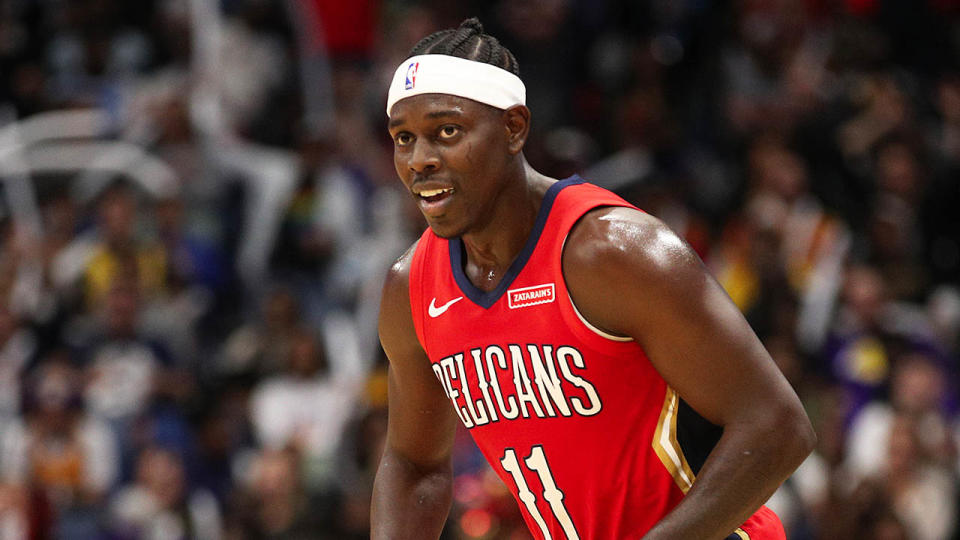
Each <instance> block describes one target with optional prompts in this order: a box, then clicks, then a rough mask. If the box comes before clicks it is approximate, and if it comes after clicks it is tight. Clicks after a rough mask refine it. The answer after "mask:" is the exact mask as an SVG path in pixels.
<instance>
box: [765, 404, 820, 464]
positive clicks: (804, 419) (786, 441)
mask: <svg viewBox="0 0 960 540" xmlns="http://www.w3.org/2000/svg"><path fill="white" fill-rule="evenodd" d="M776 417H777V418H776V420H775V422H776V425H777V426H778V429H777V432H778V433H779V434H780V437H782V438H781V448H783V454H784V457H785V458H786V459H785V461H787V462H788V463H789V465H790V469H791V471H792V470H793V469H795V468H797V467H799V466H800V464H801V463H803V460H805V459H806V458H807V456H809V455H810V453H811V452H813V450H814V448H816V446H817V434H816V432H815V431H814V429H813V425H812V424H811V423H810V418H809V417H808V416H807V413H806V411H804V409H803V407H802V406H801V405H800V403H799V401H798V402H797V403H796V404H795V405H793V406H789V407H784V410H782V411H781V412H780V413H779V414H777V415H776Z"/></svg>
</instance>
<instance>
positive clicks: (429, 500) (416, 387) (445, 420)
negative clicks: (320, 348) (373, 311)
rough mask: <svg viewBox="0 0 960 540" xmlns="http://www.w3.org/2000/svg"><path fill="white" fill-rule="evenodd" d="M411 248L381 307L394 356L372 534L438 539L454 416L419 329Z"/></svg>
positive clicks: (447, 494)
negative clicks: (414, 314) (414, 316)
mask: <svg viewBox="0 0 960 540" xmlns="http://www.w3.org/2000/svg"><path fill="white" fill-rule="evenodd" d="M412 255H413V250H412V249H411V250H410V251H408V252H407V254H406V255H404V256H403V257H402V258H401V259H400V260H399V261H398V262H397V264H396V265H394V267H393V268H392V269H391V270H390V273H389V275H388V276H387V280H386V283H385V285H384V289H383V299H382V301H381V307H380V324H379V329H380V342H381V343H382V344H383V348H384V351H386V353H387V357H388V358H389V360H390V368H389V375H388V378H389V388H388V396H389V402H388V406H389V420H388V427H387V441H386V446H385V448H384V452H383V457H382V458H381V460H380V466H379V468H378V469H377V478H376V480H375V481H374V485H373V508H372V511H371V518H370V519H371V525H372V535H371V537H372V538H374V539H389V540H400V539H407V538H410V539H414V538H415V539H422V538H438V537H439V536H440V532H441V530H442V529H443V524H444V522H445V521H446V517H447V513H448V512H449V511H450V500H451V477H452V471H451V464H450V452H451V448H452V446H453V435H454V431H455V427H456V416H455V415H454V412H453V409H452V407H450V403H449V401H447V399H446V397H445V396H444V394H443V391H442V389H441V387H440V384H439V383H438V381H437V379H436V377H434V375H433V371H431V369H430V362H429V360H428V359H427V356H426V354H425V353H424V351H423V349H422V348H421V347H420V343H419V341H418V340H417V336H416V332H415V330H414V326H413V319H412V316H411V314H410V297H409V285H408V279H409V268H410V259H411V258H412Z"/></svg>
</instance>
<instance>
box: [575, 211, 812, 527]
mask: <svg viewBox="0 0 960 540" xmlns="http://www.w3.org/2000/svg"><path fill="white" fill-rule="evenodd" d="M563 272H564V277H565V279H566V282H567V286H568V289H569V290H570V294H571V296H572V297H573V300H574V302H575V303H576V305H577V307H578V309H579V310H580V311H581V313H582V314H583V316H584V317H586V318H587V320H589V321H590V322H591V323H593V324H594V325H596V326H598V327H599V328H602V329H604V330H606V331H608V332H611V333H614V334H620V335H627V336H630V337H632V338H634V339H635V340H636V341H637V342H638V343H639V344H640V346H642V347H643V349H644V351H645V352H646V354H647V356H648V358H649V359H650V361H651V362H652V363H653V365H654V367H655V368H656V369H657V371H658V372H659V373H660V374H661V375H662V376H663V378H664V379H665V380H666V381H667V384H669V385H670V386H671V387H673V388H674V389H675V390H676V391H677V392H678V393H679V394H680V396H681V397H683V399H684V400H685V401H686V402H687V403H689V404H690V406H691V407H693V408H694V409H695V410H696V411H697V412H698V413H699V414H700V415H701V416H703V417H704V418H706V419H707V420H709V421H710V422H712V423H714V424H716V425H719V426H721V427H722V428H723V435H722V437H721V438H720V441H719V443H718V444H717V446H716V447H715V448H714V449H713V451H712V452H711V453H710V455H709V456H708V458H707V461H706V463H705V464H704V465H703V468H702V469H701V470H700V472H699V474H698V475H697V479H696V482H694V484H693V487H692V488H691V489H690V491H689V492H688V493H687V495H686V497H685V498H684V499H683V501H681V503H680V504H679V505H678V506H677V507H676V508H675V509H674V510H673V511H672V512H670V513H669V514H668V515H667V516H666V517H664V518H663V519H662V520H661V521H660V522H659V523H658V524H657V525H656V526H654V528H653V529H652V530H651V531H650V532H649V533H648V534H647V535H646V536H645V537H644V538H646V539H651V540H652V539H659V538H724V537H725V536H727V535H728V534H730V533H731V532H732V531H734V530H735V529H736V528H737V527H739V526H740V525H741V524H742V523H743V522H744V521H745V520H746V519H747V518H748V517H750V515H751V514H753V512H755V511H756V510H757V508H759V507H760V506H761V505H762V504H763V503H764V502H765V501H766V500H767V498H769V497H770V495H772V494H773V492H774V491H775V490H776V488H777V487H778V486H779V485H780V484H781V483H782V482H783V481H784V480H785V479H786V478H787V477H788V476H789V475H790V473H792V472H793V470H794V469H795V468H796V467H797V466H798V465H799V464H800V463H801V462H802V461H803V459H804V458H805V457H806V456H807V455H808V454H809V453H810V451H811V450H812V448H813V444H814V440H815V435H814V433H813V429H812V427H811V425H810V421H809V420H808V418H807V416H806V413H805V412H804V410H803V407H802V406H801V404H800V400H799V399H798V398H797V395H796V394H795V393H794V391H793V389H792V388H791V387H790V385H789V383H788V382H787V381H786V379H785V378H784V377H783V375H782V374H781V373H780V371H779V370H778V369H777V367H776V365H775V364H774V363H773V360H772V359H771V358H770V356H769V355H768V354H767V352H766V350H765V349H764V348H763V345H761V343H760V340H759V339H758V338H757V336H756V335H755V334H754V333H753V331H752V330H751V328H750V327H749V325H748V324H747V322H746V320H745V319H744V318H743V316H742V315H741V314H740V312H739V310H737V308H736V306H734V304H733V302H732V301H731V300H730V298H729V297H728V296H727V295H726V293H725V292H724V290H723V289H722V288H721V287H720V285H719V284H717V282H716V281H715V280H714V279H713V278H712V277H711V276H710V275H709V273H708V272H707V270H706V269H705V268H704V266H703V264H702V263H701V262H700V260H699V258H698V257H697V256H696V255H695V254H694V253H693V251H692V250H691V249H690V248H689V247H688V246H687V245H686V244H685V243H684V242H683V241H681V240H680V239H679V238H678V237H677V236H676V235H675V234H674V233H673V232H672V231H670V229H669V228H667V227H666V226H665V225H664V224H663V223H661V222H660V221H659V220H657V219H656V218H653V217H651V216H648V215H646V214H643V213H641V212H637V211H635V210H632V209H626V208H601V209H597V210H594V211H591V212H589V213H588V214H587V215H585V216H584V218H583V219H581V220H580V222H579V223H578V224H577V225H576V226H575V227H574V229H573V230H572V231H571V233H570V236H569V238H568V240H567V245H566V248H565V250H564V255H563Z"/></svg>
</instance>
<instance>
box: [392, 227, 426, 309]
mask: <svg viewBox="0 0 960 540" xmlns="http://www.w3.org/2000/svg"><path fill="white" fill-rule="evenodd" d="M419 243H420V241H419V240H418V241H416V242H414V243H413V245H412V246H410V247H409V248H407V251H405V252H404V253H403V255H401V256H400V257H398V258H397V260H396V261H394V262H393V264H392V265H391V266H390V269H389V270H388V271H387V276H386V278H385V279H384V282H383V298H384V300H387V299H388V295H389V297H390V299H391V300H396V298H393V297H394V296H396V295H401V296H402V297H404V298H407V301H408V302H409V290H410V267H411V266H412V265H413V255H414V253H416V251H417V244H419Z"/></svg>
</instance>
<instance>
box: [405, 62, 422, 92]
mask: <svg viewBox="0 0 960 540" xmlns="http://www.w3.org/2000/svg"><path fill="white" fill-rule="evenodd" d="M419 67H420V62H410V65H409V66H407V81H406V83H405V84H404V85H403V88H404V90H412V89H413V86H414V85H415V84H417V68H419Z"/></svg>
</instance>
